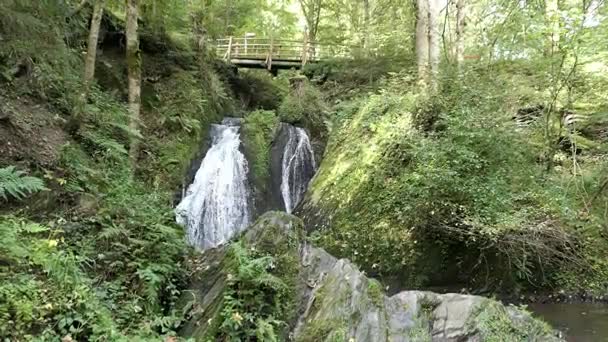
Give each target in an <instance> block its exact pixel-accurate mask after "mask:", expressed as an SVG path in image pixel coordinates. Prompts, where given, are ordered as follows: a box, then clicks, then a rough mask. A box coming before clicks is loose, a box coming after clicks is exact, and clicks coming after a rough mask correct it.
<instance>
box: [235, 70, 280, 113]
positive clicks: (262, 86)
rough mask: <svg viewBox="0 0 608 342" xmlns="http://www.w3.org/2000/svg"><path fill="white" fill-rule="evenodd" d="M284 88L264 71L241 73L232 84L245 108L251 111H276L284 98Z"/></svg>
mask: <svg viewBox="0 0 608 342" xmlns="http://www.w3.org/2000/svg"><path fill="white" fill-rule="evenodd" d="M286 88H287V87H284V86H283V85H282V84H280V83H279V82H277V81H276V80H275V79H273V78H272V76H271V75H270V73H268V71H266V70H263V71H260V70H250V71H241V72H239V77H238V79H236V80H235V84H233V89H234V91H235V93H237V94H239V97H240V98H241V101H242V102H244V103H243V104H244V105H245V107H246V108H249V109H252V110H255V109H265V110H276V109H277V108H278V107H279V106H280V105H281V102H282V101H283V98H284V97H285V93H286V91H285V89H286Z"/></svg>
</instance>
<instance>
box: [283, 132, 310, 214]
mask: <svg viewBox="0 0 608 342" xmlns="http://www.w3.org/2000/svg"><path fill="white" fill-rule="evenodd" d="M284 129H287V130H288V131H287V132H288V136H289V138H288V140H287V143H286V144H285V148H284V150H283V161H282V179H281V195H282V197H283V202H284V203H285V211H287V212H288V213H291V212H292V211H293V209H294V208H295V206H296V205H297V204H298V203H299V202H300V200H301V199H302V197H303V196H304V193H305V192H306V188H307V187H308V182H309V181H310V180H311V179H312V177H313V175H314V173H315V170H316V168H317V165H316V163H315V156H314V153H313V151H312V147H311V145H310V139H309V138H308V134H306V131H305V130H304V129H302V128H299V127H294V126H291V125H287V124H285V125H284Z"/></svg>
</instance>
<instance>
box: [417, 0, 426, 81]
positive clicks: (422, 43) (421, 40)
mask: <svg viewBox="0 0 608 342" xmlns="http://www.w3.org/2000/svg"><path fill="white" fill-rule="evenodd" d="M416 5H417V6H416V7H417V16H416V62H417V65H418V81H419V82H420V83H421V84H423V85H426V84H427V83H428V78H429V38H428V31H429V0H416Z"/></svg>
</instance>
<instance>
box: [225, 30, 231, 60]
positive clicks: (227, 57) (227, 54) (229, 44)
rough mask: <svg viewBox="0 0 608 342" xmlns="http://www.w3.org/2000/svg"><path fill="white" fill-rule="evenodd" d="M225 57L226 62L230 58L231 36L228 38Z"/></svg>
mask: <svg viewBox="0 0 608 342" xmlns="http://www.w3.org/2000/svg"><path fill="white" fill-rule="evenodd" d="M226 59H227V60H228V62H230V60H232V36H230V38H229V39H228V51H226Z"/></svg>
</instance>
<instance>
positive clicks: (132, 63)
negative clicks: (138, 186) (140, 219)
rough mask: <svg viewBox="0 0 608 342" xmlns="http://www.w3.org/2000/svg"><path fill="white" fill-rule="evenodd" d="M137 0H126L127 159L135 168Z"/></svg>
mask: <svg viewBox="0 0 608 342" xmlns="http://www.w3.org/2000/svg"><path fill="white" fill-rule="evenodd" d="M138 2H139V0H127V28H126V36H127V68H128V74H129V115H130V117H129V128H130V130H131V144H130V146H129V159H130V161H131V166H132V168H133V170H135V166H136V164H137V157H138V155H139V138H138V134H137V132H138V130H139V111H140V107H141V103H140V100H141V99H140V97H141V58H140V51H139V37H138V36H137V26H138V24H137V18H138V9H139V4H138Z"/></svg>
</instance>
